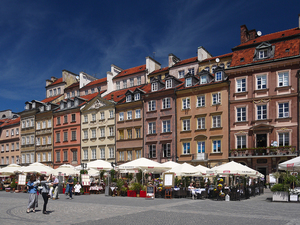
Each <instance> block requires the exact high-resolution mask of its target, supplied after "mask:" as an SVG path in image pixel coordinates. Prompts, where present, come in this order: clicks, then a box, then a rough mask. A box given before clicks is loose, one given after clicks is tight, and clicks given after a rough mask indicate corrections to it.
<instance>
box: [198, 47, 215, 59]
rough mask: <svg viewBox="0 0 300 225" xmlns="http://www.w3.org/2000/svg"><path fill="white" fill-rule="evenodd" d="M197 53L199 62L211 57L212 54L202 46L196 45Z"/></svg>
mask: <svg viewBox="0 0 300 225" xmlns="http://www.w3.org/2000/svg"><path fill="white" fill-rule="evenodd" d="M197 55H198V61H199V62H201V61H202V60H205V59H208V58H211V57H212V55H211V54H210V53H209V52H208V51H207V50H206V49H205V48H203V47H202V46H200V47H198V51H197Z"/></svg>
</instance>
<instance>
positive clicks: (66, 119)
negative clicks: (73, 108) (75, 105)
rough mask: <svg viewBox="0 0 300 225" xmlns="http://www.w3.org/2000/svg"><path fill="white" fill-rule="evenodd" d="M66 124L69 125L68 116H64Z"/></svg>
mask: <svg viewBox="0 0 300 225" xmlns="http://www.w3.org/2000/svg"><path fill="white" fill-rule="evenodd" d="M64 123H68V116H67V115H65V116H64Z"/></svg>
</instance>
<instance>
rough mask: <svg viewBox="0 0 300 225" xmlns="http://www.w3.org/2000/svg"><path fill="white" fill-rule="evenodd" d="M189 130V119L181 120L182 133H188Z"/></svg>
mask: <svg viewBox="0 0 300 225" xmlns="http://www.w3.org/2000/svg"><path fill="white" fill-rule="evenodd" d="M190 130H191V121H190V119H185V120H182V131H190Z"/></svg>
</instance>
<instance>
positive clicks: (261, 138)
mask: <svg viewBox="0 0 300 225" xmlns="http://www.w3.org/2000/svg"><path fill="white" fill-rule="evenodd" d="M256 147H257V148H259V147H267V134H256Z"/></svg>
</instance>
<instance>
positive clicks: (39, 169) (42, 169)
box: [18, 162, 53, 175]
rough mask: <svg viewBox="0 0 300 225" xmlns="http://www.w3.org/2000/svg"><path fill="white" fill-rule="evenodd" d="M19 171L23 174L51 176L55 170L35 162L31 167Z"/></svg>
mask: <svg viewBox="0 0 300 225" xmlns="http://www.w3.org/2000/svg"><path fill="white" fill-rule="evenodd" d="M18 171H19V172H23V173H43V174H47V175H49V174H51V173H52V171H53V169H52V168H51V167H49V166H45V165H44V164H42V163H39V162H35V163H32V164H30V165H29V166H24V167H21V168H20V169H19V170H18Z"/></svg>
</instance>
